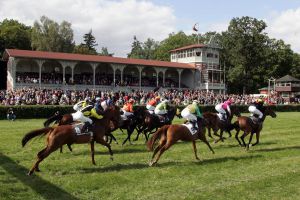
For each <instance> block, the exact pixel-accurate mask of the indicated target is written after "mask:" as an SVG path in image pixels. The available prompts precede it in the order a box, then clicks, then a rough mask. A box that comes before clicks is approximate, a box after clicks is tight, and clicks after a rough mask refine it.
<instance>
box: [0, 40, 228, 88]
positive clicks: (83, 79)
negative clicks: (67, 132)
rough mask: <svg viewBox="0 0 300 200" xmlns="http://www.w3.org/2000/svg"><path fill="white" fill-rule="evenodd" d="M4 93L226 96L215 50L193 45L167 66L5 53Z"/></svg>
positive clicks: (13, 51)
mask: <svg viewBox="0 0 300 200" xmlns="http://www.w3.org/2000/svg"><path fill="white" fill-rule="evenodd" d="M2 59H3V60H4V61H6V62H7V64H6V65H7V86H6V87H7V89H8V90H10V89H16V88H23V87H39V88H42V89H43V88H49V89H50V88H52V89H55V88H63V89H73V90H85V89H98V90H114V91H116V90H125V91H126V90H128V89H142V90H146V91H147V90H152V89H153V88H154V87H162V88H163V89H171V88H172V89H201V90H214V92H217V93H224V92H225V84H224V71H223V70H222V69H221V67H220V64H219V48H218V47H217V46H214V45H213V44H212V43H209V44H206V45H204V44H196V45H190V46H186V47H182V48H179V49H174V50H172V51H171V62H166V61H156V60H143V59H131V58H118V57H111V56H98V55H82V54H69V53H57V52H42V51H29V50H16V49H6V50H5V52H4V54H3V58H2Z"/></svg>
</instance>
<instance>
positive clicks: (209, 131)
mask: <svg viewBox="0 0 300 200" xmlns="http://www.w3.org/2000/svg"><path fill="white" fill-rule="evenodd" d="M207 130H208V136H209V137H210V138H213V137H212V136H211V128H210V127H207Z"/></svg>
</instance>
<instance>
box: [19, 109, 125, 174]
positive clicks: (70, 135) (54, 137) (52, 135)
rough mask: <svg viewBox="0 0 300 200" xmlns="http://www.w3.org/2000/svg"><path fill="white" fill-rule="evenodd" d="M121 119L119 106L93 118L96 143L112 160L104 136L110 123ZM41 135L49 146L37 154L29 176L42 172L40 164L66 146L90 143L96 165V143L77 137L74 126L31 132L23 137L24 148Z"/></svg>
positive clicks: (85, 136) (93, 161) (108, 129)
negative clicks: (102, 146) (100, 117)
mask: <svg viewBox="0 0 300 200" xmlns="http://www.w3.org/2000/svg"><path fill="white" fill-rule="evenodd" d="M120 118H121V116H120V108H119V107H117V106H115V107H110V108H108V109H107V110H106V111H104V115H103V118H102V119H95V118H93V121H94V126H93V127H92V129H91V131H93V133H94V141H96V142H97V143H100V144H102V145H104V146H106V147H107V148H108V150H109V153H110V155H111V159H112V158H113V157H112V156H113V152H112V150H111V147H110V145H109V144H108V143H107V142H106V141H105V140H104V136H105V133H106V132H109V131H110V121H119V120H120ZM39 135H47V146H46V147H45V148H44V149H43V150H41V151H40V152H39V153H38V154H37V161H36V162H35V164H34V165H33V167H32V168H31V169H30V171H29V172H28V175H31V174H32V173H33V172H34V171H40V170H39V163H40V162H42V161H43V160H44V159H45V158H46V157H47V156H49V155H50V154H51V153H52V152H54V151H56V150H57V149H58V148H60V147H61V146H62V145H64V144H73V143H77V144H82V143H90V144H91V157H92V163H93V164H94V165H95V164H96V163H95V159H94V141H92V142H91V141H90V135H89V134H81V135H77V134H76V131H75V128H74V125H61V126H56V127H46V128H42V129H38V130H33V131H30V132H29V133H27V134H26V135H25V136H24V137H23V139H22V146H23V147H24V146H25V145H26V143H27V142H28V141H29V140H31V139H32V138H34V137H36V136H39Z"/></svg>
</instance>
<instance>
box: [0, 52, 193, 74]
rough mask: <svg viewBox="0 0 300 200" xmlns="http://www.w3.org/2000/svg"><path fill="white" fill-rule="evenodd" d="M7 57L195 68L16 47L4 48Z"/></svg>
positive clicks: (169, 63) (150, 61)
mask: <svg viewBox="0 0 300 200" xmlns="http://www.w3.org/2000/svg"><path fill="white" fill-rule="evenodd" d="M8 57H22V58H42V59H53V60H72V61H85V62H102V63H116V64H127V65H128V64H131V65H146V66H154V67H155V66H156V67H173V68H185V69H195V65H193V64H186V63H177V62H167V61H158V60H144V59H133V58H120V57H111V56H99V55H84V54H74V53H58V52H45V51H29V50H18V49H6V50H5V52H4V54H3V59H4V60H8Z"/></svg>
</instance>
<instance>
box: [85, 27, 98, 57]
mask: <svg viewBox="0 0 300 200" xmlns="http://www.w3.org/2000/svg"><path fill="white" fill-rule="evenodd" d="M83 41H84V43H82V44H81V45H84V46H86V47H87V48H88V49H89V52H90V54H95V55H96V54H97V50H96V48H95V47H96V46H98V44H97V42H96V38H95V36H94V35H93V33H92V29H91V30H90V31H89V32H88V33H86V34H84V36H83Z"/></svg>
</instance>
